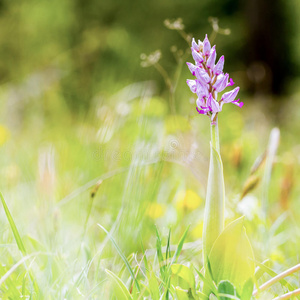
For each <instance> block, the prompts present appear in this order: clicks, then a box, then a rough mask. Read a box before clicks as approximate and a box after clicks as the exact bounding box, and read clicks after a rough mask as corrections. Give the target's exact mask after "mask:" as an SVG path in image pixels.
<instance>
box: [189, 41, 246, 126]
mask: <svg viewBox="0 0 300 300" xmlns="http://www.w3.org/2000/svg"><path fill="white" fill-rule="evenodd" d="M191 49H192V56H193V58H194V60H195V64H192V63H189V62H187V65H188V67H189V69H190V71H191V73H192V74H193V76H196V79H194V80H192V79H188V80H187V84H188V86H189V88H190V89H191V91H192V92H193V93H194V94H196V95H197V100H196V105H197V107H196V109H197V111H198V113H199V114H203V115H208V116H210V118H211V122H212V123H215V122H216V118H217V115H218V113H219V112H220V111H221V110H222V108H223V105H224V104H225V103H233V104H235V105H237V106H239V107H242V106H243V102H239V99H237V100H235V98H236V96H237V94H238V92H239V89H240V88H239V87H236V88H235V89H233V90H231V91H229V92H226V93H224V94H223V95H222V97H221V98H220V99H219V100H218V93H221V92H223V91H224V90H225V89H226V88H227V87H229V86H232V85H234V82H233V80H232V79H231V78H229V74H228V73H226V74H224V72H223V67H224V61H225V59H224V55H222V56H221V57H220V58H219V60H218V62H217V63H215V62H216V58H217V52H216V46H213V47H211V44H210V42H209V40H208V38H207V35H206V36H205V39H204V40H203V42H201V41H200V40H198V43H196V41H195V39H194V38H193V41H192V47H191Z"/></svg>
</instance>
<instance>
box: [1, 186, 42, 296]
mask: <svg viewBox="0 0 300 300" xmlns="http://www.w3.org/2000/svg"><path fill="white" fill-rule="evenodd" d="M0 199H1V202H2V205H3V208H4V211H5V215H6V217H7V220H8V222H9V225H10V228H11V230H12V232H13V235H14V237H15V240H16V243H17V246H18V248H19V250H20V251H21V253H22V254H23V256H25V255H26V254H27V253H26V249H25V246H24V244H23V242H22V239H21V236H20V234H19V231H18V229H17V226H16V224H15V221H14V219H13V217H12V215H11V213H10V211H9V209H8V207H7V205H6V202H5V200H4V197H3V195H2V193H1V192H0ZM24 265H25V267H26V269H27V266H26V263H25V261H24ZM28 272H29V276H30V279H31V281H32V283H33V286H34V290H35V292H36V294H37V295H38V294H39V287H38V285H37V283H36V280H35V279H34V276H33V275H32V273H31V271H28Z"/></svg>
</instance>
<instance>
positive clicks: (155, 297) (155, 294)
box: [148, 271, 160, 300]
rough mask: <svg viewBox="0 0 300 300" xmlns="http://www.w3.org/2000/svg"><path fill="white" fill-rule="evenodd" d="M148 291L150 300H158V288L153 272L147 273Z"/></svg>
mask: <svg viewBox="0 0 300 300" xmlns="http://www.w3.org/2000/svg"><path fill="white" fill-rule="evenodd" d="M149 273H150V274H149V278H148V282H149V289H150V294H151V299H153V300H159V295H160V293H159V286H158V282H157V278H156V276H155V273H154V272H153V271H151V272H149Z"/></svg>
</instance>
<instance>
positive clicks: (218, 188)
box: [203, 119, 225, 265]
mask: <svg viewBox="0 0 300 300" xmlns="http://www.w3.org/2000/svg"><path fill="white" fill-rule="evenodd" d="M224 209H225V187H224V178H223V165H222V160H221V156H220V144H219V129H218V120H217V119H216V121H215V124H212V125H211V147H210V163H209V173H208V180H207V190H206V202H205V212H204V224H203V258H204V264H205V265H207V262H208V260H207V259H208V256H209V254H210V251H211V249H212V246H213V244H214V242H215V240H216V239H217V238H218V236H219V235H220V233H221V232H222V231H223V229H224Z"/></svg>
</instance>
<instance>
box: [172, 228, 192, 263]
mask: <svg viewBox="0 0 300 300" xmlns="http://www.w3.org/2000/svg"><path fill="white" fill-rule="evenodd" d="M189 229H190V225H189V226H188V228H187V229H186V230H185V232H184V233H183V235H182V237H181V239H180V241H179V243H178V246H177V248H176V251H175V254H174V256H173V259H172V262H171V265H172V264H174V263H176V262H177V259H178V257H179V255H180V252H181V250H182V247H183V244H184V241H185V238H186V236H187V233H188V231H189Z"/></svg>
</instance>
